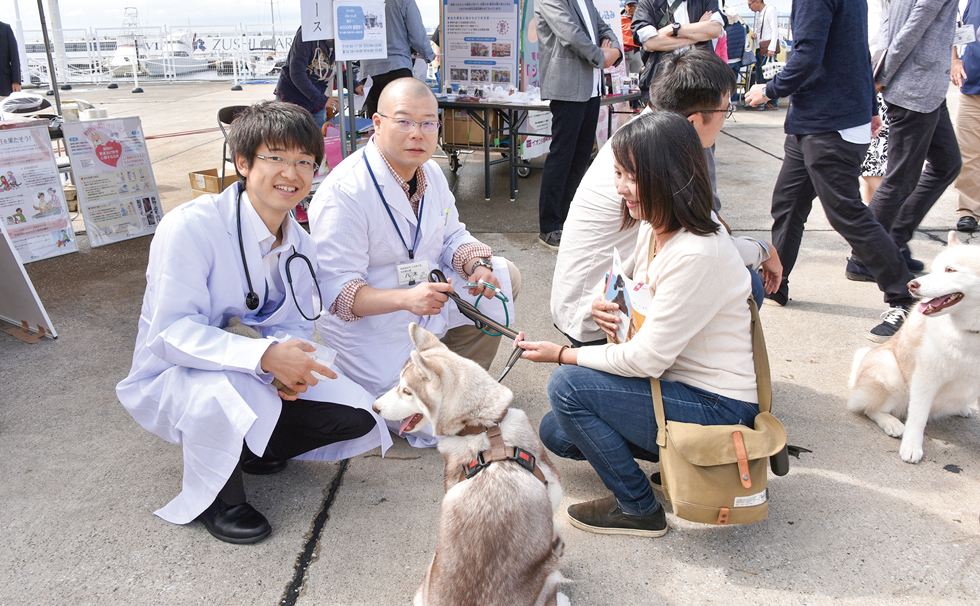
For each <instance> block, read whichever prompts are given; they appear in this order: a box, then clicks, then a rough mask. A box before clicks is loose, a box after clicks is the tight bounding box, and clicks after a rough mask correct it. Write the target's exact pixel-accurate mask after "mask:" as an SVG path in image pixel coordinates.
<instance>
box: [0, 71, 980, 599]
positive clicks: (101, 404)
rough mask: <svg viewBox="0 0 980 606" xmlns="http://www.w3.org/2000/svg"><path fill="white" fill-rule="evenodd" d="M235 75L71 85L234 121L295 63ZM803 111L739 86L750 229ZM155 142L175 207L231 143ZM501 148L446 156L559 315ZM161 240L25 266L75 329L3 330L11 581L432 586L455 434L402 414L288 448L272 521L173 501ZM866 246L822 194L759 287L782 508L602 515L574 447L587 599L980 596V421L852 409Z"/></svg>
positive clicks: (204, 594)
mask: <svg viewBox="0 0 980 606" xmlns="http://www.w3.org/2000/svg"><path fill="white" fill-rule="evenodd" d="M227 88H228V87H227V84H224V83H215V84H193V85H144V90H145V91H146V93H144V94H143V95H132V94H130V93H129V92H128V89H126V88H125V87H123V88H120V89H118V90H116V91H108V90H105V89H100V90H80V89H79V90H75V91H72V93H71V94H70V95H63V98H71V97H78V98H82V99H85V100H88V101H91V102H94V103H96V104H97V105H98V106H100V107H106V108H107V109H108V110H109V115H110V116H111V117H121V116H131V115H138V116H140V117H141V119H142V121H143V126H144V131H145V133H146V134H147V135H159V134H168V133H175V132H182V131H190V130H197V129H202V128H207V127H211V126H215V125H216V122H215V118H214V113H215V111H216V110H217V109H218V108H219V107H221V106H223V105H230V104H236V103H248V102H252V101H254V100H258V99H261V98H271V93H272V85H252V86H246V87H245V90H244V91H243V92H231V91H229V90H227ZM951 100H952V101H955V95H951ZM784 106H785V104H784ZM953 111H955V110H953ZM784 112H785V109H780V110H779V111H777V112H765V113H748V112H741V111H739V112H738V113H736V116H735V120H734V121H729V123H728V124H727V125H726V127H725V129H724V131H723V134H722V135H721V136H720V137H719V139H718V149H717V155H716V157H717V161H718V177H719V190H720V194H721V198H722V201H723V205H724V207H723V214H724V216H725V218H726V220H727V221H728V223H729V224H730V225H731V226H732V228H733V229H734V230H736V231H737V232H738V233H740V234H747V235H753V236H756V237H760V238H766V239H768V237H769V236H768V230H769V227H770V224H771V220H770V218H769V200H770V196H771V193H772V189H773V185H774V183H775V179H776V175H777V173H778V170H779V166H780V162H779V160H778V157H780V156H781V155H782V138H783V136H782V119H783V117H784V115H785V114H784ZM749 143H751V144H752V145H754V146H755V147H753V146H751V145H749ZM760 148H761V149H760ZM149 149H150V154H151V158H152V160H153V169H154V173H155V176H156V179H157V183H158V185H159V188H160V191H161V198H162V201H163V204H164V206H165V208H166V209H168V210H169V209H171V208H173V207H174V206H176V205H178V204H180V203H182V202H185V201H186V200H187V199H189V197H190V187H189V185H190V184H189V181H188V177H187V173H188V172H189V171H192V170H197V169H201V168H214V167H216V166H217V165H218V161H219V159H220V154H221V135H220V133H204V134H198V135H187V136H181V137H173V138H162V139H152V140H151V141H150V142H149ZM481 161H482V156H481V155H480V154H479V153H476V154H473V155H470V156H464V165H463V167H462V169H461V170H460V172H459V174H458V176H457V175H452V174H451V173H449V170H448V165H447V163H446V162H445V161H444V160H443V161H441V163H442V165H443V166H444V167H445V171H446V174H447V175H448V176H449V180H450V184H451V185H452V186H453V187H454V189H455V193H456V196H457V198H458V203H459V207H460V214H461V216H462V218H463V220H464V221H465V222H466V223H467V224H468V226H469V227H470V229H471V231H473V232H474V233H476V234H477V236H478V237H480V238H481V239H483V240H484V241H486V242H487V243H489V244H491V245H492V246H493V247H494V249H495V250H496V251H497V252H498V254H502V255H504V256H506V257H508V258H509V259H510V260H511V261H513V262H515V263H516V264H517V265H518V266H519V267H520V268H521V271H522V272H523V276H524V286H523V292H522V295H521V300H520V301H519V302H518V318H517V320H516V325H517V326H518V327H520V328H521V329H523V330H525V331H526V332H527V333H528V335H529V336H530V337H531V338H533V339H551V340H558V339H559V336H560V335H559V333H558V332H557V331H556V330H555V328H554V327H553V326H552V322H551V318H550V312H549V307H548V300H549V296H550V282H551V276H552V272H553V268H554V260H555V253H553V252H551V251H549V250H547V249H545V248H544V247H542V246H540V245H539V244H538V243H537V233H536V229H537V227H536V226H537V192H538V188H539V186H540V177H541V172H540V171H532V174H531V177H530V178H528V179H521V181H520V186H521V189H520V192H519V193H518V197H517V200H516V202H509V201H508V200H507V197H508V196H507V187H508V185H507V184H508V180H507V174H506V169H505V168H504V167H503V166H497V167H493V169H492V175H493V179H494V182H493V199H492V200H491V201H490V202H485V201H484V197H483V169H482V164H481ZM955 206H956V204H955V194H954V193H953V191H952V189H950V191H948V192H947V193H946V194H945V195H944V196H943V198H942V199H941V200H940V201H939V203H937V204H936V206H935V208H934V209H933V210H932V212H931V213H930V214H929V215H928V216H927V217H926V219H925V221H924V222H923V224H922V227H921V229H920V230H919V232H917V234H916V238H915V240H914V241H913V242H912V250H913V252H914V253H915V255H916V256H917V257H918V258H921V259H923V260H925V261H930V260H931V259H932V258H934V257H935V255H936V254H937V253H938V252H939V251H940V250H941V249H942V246H943V243H944V241H945V235H946V232H947V231H948V230H949V229H951V227H952V226H953V224H954V223H955ZM973 239H974V240H978V239H980V238H977V237H974V238H973ZM149 242H150V238H141V239H137V240H133V241H128V242H124V243H120V244H113V245H109V246H105V247H101V248H96V249H92V248H90V247H89V246H88V243H87V239H86V238H85V237H84V236H82V237H79V243H80V252H79V253H78V254H72V255H67V256H63V257H58V258H55V259H50V260H47V261H41V262H37V263H32V264H29V265H27V270H28V273H29V274H30V276H31V278H32V280H33V282H34V285H35V287H36V288H37V290H38V293H39V295H40V298H41V300H42V302H43V303H44V305H45V307H46V308H47V311H48V313H49V315H50V317H51V320H52V322H53V323H54V324H55V327H56V328H57V330H58V333H59V335H60V337H59V338H58V339H57V340H56V341H50V340H45V341H43V342H42V343H40V344H38V345H26V344H23V343H21V342H20V341H17V340H15V339H13V338H12V337H10V336H8V335H6V334H3V333H0V461H2V462H3V464H2V472H0V519H2V522H0V605H3V606H6V605H15V604H25V603H34V604H79V605H82V604H197V603H204V604H213V605H217V604H255V605H262V604H267V605H270V606H271V605H273V604H299V605H314V604H316V605H333V604H336V605H355V604H357V605H360V604H365V605H366V604H408V603H410V602H411V598H412V596H413V595H414V592H415V590H416V588H417V586H418V584H419V582H420V581H421V578H422V575H423V574H424V571H425V568H426V566H427V565H428V563H429V561H430V559H431V557H432V554H433V552H434V549H435V545H436V530H437V527H438V516H439V504H440V501H441V498H442V466H443V465H442V459H441V457H440V456H439V455H438V453H437V452H436V451H435V450H431V449H430V450H415V449H412V448H410V447H408V446H407V444H406V443H405V442H404V441H403V440H400V439H396V444H395V446H394V447H393V448H392V449H391V450H389V452H388V455H387V456H386V457H385V458H383V459H382V458H381V457H380V454H379V452H378V451H375V452H372V453H367V454H365V455H361V456H359V457H355V458H353V459H351V460H349V461H347V462H338V463H312V462H291V463H290V465H289V467H288V468H287V469H286V470H285V471H284V472H282V473H280V474H278V475H275V476H271V477H255V476H250V477H248V478H247V480H246V482H247V489H248V492H249V497H250V498H249V500H250V502H251V503H253V504H254V505H255V506H256V507H257V508H258V509H259V510H260V511H262V512H263V513H265V515H266V516H267V517H268V518H269V520H270V522H271V523H272V525H273V533H272V536H271V537H269V538H268V539H267V540H265V541H264V542H262V543H259V544H257V545H252V546H234V545H229V544H225V543H221V542H219V541H217V540H215V539H213V538H212V537H211V536H210V535H208V534H207V532H206V531H205V530H204V528H203V527H202V526H201V525H199V524H197V523H192V524H190V525H188V526H187V527H180V526H174V525H171V524H168V523H166V522H163V521H162V520H160V519H159V518H157V517H155V516H154V515H153V513H152V512H153V511H154V510H155V509H157V508H159V507H161V506H162V505H164V504H165V503H167V502H168V501H169V500H170V499H171V498H173V496H175V495H176V494H177V492H178V491H179V490H180V479H181V469H182V467H181V465H182V463H181V452H180V448H179V447H177V446H174V445H171V444H167V443H165V442H163V441H162V440H160V439H158V438H156V437H155V436H153V435H151V434H149V433H148V432H146V431H144V430H143V429H142V428H140V427H139V426H138V425H137V424H136V423H135V422H134V421H133V420H132V419H131V418H130V417H129V415H128V414H127V413H126V411H125V410H124V409H123V408H122V406H121V405H120V404H119V403H118V401H117V400H116V397H115V393H114V386H115V384H116V382H118V381H119V380H120V379H121V378H123V377H124V376H125V375H126V373H127V371H128V369H129V365H130V360H131V356H132V348H133V343H134V341H135V337H136V320H137V317H138V314H139V307H140V303H141V298H142V294H143V290H144V288H145V278H144V271H145V267H146V259H147V254H148V247H149ZM974 244H976V242H974ZM847 253H848V247H847V245H846V243H845V242H844V241H843V239H842V238H840V237H839V236H838V235H837V234H836V233H835V232H833V231H832V230H831V229H830V227H829V225H828V224H827V222H826V219H825V217H824V216H823V213H822V211H821V210H820V208H819V204H817V205H815V208H814V211H813V214H812V215H811V217H810V220H809V222H808V224H807V232H806V235H805V236H804V240H803V250H802V254H801V255H800V260H799V262H798V265H797V267H796V269H795V270H794V273H793V276H792V280H791V290H790V295H791V298H792V300H791V302H790V304H789V305H788V306H787V307H784V308H780V307H776V306H772V305H766V306H764V307H763V310H762V319H763V323H764V326H765V331H766V338H767V341H768V348H769V357H770V361H771V366H772V377H773V384H774V405H773V412H774V413H775V414H776V416H777V417H778V418H779V419H780V420H781V421H782V422H783V424H784V425H785V426H786V428H787V430H788V432H789V438H790V442H791V443H793V444H797V445H800V446H804V447H806V448H809V449H811V450H812V451H813V453H812V454H804V455H803V457H802V458H801V459H800V460H792V462H791V471H790V474H789V475H788V476H785V477H782V478H777V477H772V476H771V477H770V483H769V486H770V491H771V492H770V494H771V502H770V514H769V518H768V519H767V520H766V521H764V522H760V523H757V524H753V525H749V526H737V527H729V528H720V527H711V526H703V525H698V524H693V523H689V522H685V521H683V520H679V519H677V518H676V517H674V516H672V515H668V523H669V524H670V526H671V531H670V532H669V533H668V534H667V535H666V536H665V537H663V538H660V539H639V538H633V537H610V536H598V535H592V534H588V533H584V532H581V531H579V530H577V529H575V528H572V527H571V525H569V524H568V522H567V518H566V517H565V514H564V508H565V507H567V505H569V504H572V503H575V502H579V501H582V500H588V499H593V498H597V497H600V496H604V495H605V494H606V493H605V489H604V487H603V486H602V485H601V483H600V481H599V480H598V478H597V476H596V475H595V473H594V472H593V471H592V469H591V468H590V467H589V465H588V464H587V463H576V462H570V461H562V460H558V461H557V464H558V466H559V469H560V471H561V473H562V484H563V487H564V491H565V498H564V502H563V504H562V508H561V510H560V511H559V513H558V521H559V524H560V525H561V528H562V531H563V533H564V537H565V541H566V547H565V555H564V557H563V558H562V563H561V570H562V573H563V575H564V576H565V577H566V582H565V583H564V584H563V587H562V591H563V592H564V593H565V594H566V595H568V596H569V597H570V598H571V601H572V604H576V605H582V604H597V605H599V604H602V605H621V604H717V603H746V604H838V603H843V604H920V603H925V602H928V603H937V604H958V603H977V601H978V600H980V523H978V518H977V515H978V507H977V504H978V495H980V420H978V418H977V417H973V418H969V419H962V418H952V419H947V420H943V421H938V422H934V423H930V425H929V426H928V427H927V429H926V441H925V456H924V458H923V461H922V462H921V463H919V464H918V465H909V464H907V463H904V462H902V461H901V459H900V458H899V456H898V444H899V442H898V440H895V439H893V438H890V437H888V436H886V435H884V433H882V432H881V430H880V429H878V427H877V426H876V425H875V424H874V423H873V422H871V421H870V420H868V419H866V418H864V417H861V416H857V415H853V414H851V413H849V412H847V410H846V409H845V402H846V398H847V393H848V390H847V385H846V383H847V376H848V373H849V370H850V365H851V360H852V358H853V354H854V352H855V351H856V350H857V349H858V348H860V347H865V346H867V345H869V344H870V342H869V341H868V340H867V339H866V337H865V333H866V332H867V331H868V330H869V329H870V328H871V327H872V326H874V325H875V324H877V322H878V314H879V313H880V312H882V311H884V309H885V306H884V304H883V303H882V298H881V293H880V292H879V291H878V290H877V288H876V287H875V285H874V284H869V283H856V282H850V281H848V280H846V279H845V278H844V276H843V271H844V259H845V257H846V256H847ZM505 345H509V343H507V342H505ZM503 357H504V356H503V355H498V359H497V360H496V362H495V369H494V370H497V369H498V368H499V367H500V366H501V365H502V364H503ZM552 369H553V366H551V365H535V364H531V363H529V362H519V363H518V364H517V366H516V367H515V368H514V370H513V372H511V373H510V374H509V375H508V377H507V379H506V381H505V382H506V384H507V385H508V386H509V387H510V388H511V389H512V390H513V391H514V393H515V400H514V405H515V406H517V407H519V408H522V409H523V410H525V411H527V413H528V415H529V416H530V417H531V421H532V423H534V424H537V423H538V422H539V421H540V419H541V417H542V416H543V415H544V414H545V413H546V412H547V411H548V410H549V406H548V402H547V395H546V392H545V386H546V384H547V378H548V375H549V373H550V372H551V370H552ZM655 468H656V466H655V465H651V466H649V467H648V469H649V470H650V471H652V470H654V469H655ZM668 514H670V508H669V507H668ZM475 523H477V522H476V521H475Z"/></svg>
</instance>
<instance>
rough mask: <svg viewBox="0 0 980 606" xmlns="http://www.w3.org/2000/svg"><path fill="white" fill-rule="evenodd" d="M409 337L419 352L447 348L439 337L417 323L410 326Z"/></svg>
mask: <svg viewBox="0 0 980 606" xmlns="http://www.w3.org/2000/svg"><path fill="white" fill-rule="evenodd" d="M408 336H409V337H410V338H411V339H412V344H413V345H415V349H417V350H419V351H425V350H427V349H432V348H433V347H445V345H443V344H442V341H440V340H439V339H438V337H436V336H435V335H434V334H432V333H431V332H429V331H427V330H426V329H424V328H422V327H421V326H419V325H418V324H416V323H415V322H412V323H411V324H409V325H408Z"/></svg>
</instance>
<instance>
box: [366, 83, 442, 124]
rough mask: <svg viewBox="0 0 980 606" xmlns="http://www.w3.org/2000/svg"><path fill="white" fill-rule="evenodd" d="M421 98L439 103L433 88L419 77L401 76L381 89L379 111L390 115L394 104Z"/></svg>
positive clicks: (416, 100)
mask: <svg viewBox="0 0 980 606" xmlns="http://www.w3.org/2000/svg"><path fill="white" fill-rule="evenodd" d="M420 100H428V101H431V102H432V104H433V105H435V106H437V107H438V105H439V102H438V101H436V96H435V94H434V93H433V92H432V90H431V89H430V88H429V87H428V86H427V85H426V84H425V82H422V81H421V80H419V79H418V78H412V77H407V78H399V79H397V80H392V81H391V83H390V84H388V86H386V87H385V88H384V90H383V91H381V96H379V97H378V112H379V113H382V114H388V115H390V114H391V112H392V111H393V109H392V108H393V106H394V105H395V104H397V103H399V102H402V101H408V102H409V103H415V102H418V101H420Z"/></svg>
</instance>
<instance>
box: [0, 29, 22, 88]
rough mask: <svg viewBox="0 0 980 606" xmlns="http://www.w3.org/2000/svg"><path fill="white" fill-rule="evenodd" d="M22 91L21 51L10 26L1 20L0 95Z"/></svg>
mask: <svg viewBox="0 0 980 606" xmlns="http://www.w3.org/2000/svg"><path fill="white" fill-rule="evenodd" d="M19 91H20V53H18V52H17V39H16V38H14V32H13V30H11V29H10V26H9V25H7V24H6V23H4V22H2V21H0V97H6V96H7V95H9V94H10V93H13V92H19Z"/></svg>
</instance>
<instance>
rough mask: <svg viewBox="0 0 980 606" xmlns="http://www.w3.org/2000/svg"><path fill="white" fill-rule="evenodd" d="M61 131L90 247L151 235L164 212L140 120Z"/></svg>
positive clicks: (76, 124)
mask: <svg viewBox="0 0 980 606" xmlns="http://www.w3.org/2000/svg"><path fill="white" fill-rule="evenodd" d="M63 129H64V133H65V143H66V146H67V148H68V154H69V156H70V157H71V165H72V170H73V172H74V173H75V183H76V185H77V187H78V204H79V207H80V208H81V210H82V217H83V218H84V219H85V227H86V229H87V230H88V236H89V242H90V243H91V245H92V246H93V247H94V246H104V245H106V244H112V243H113V242H121V241H123V240H128V239H130V238H138V237H140V236H147V235H150V234H152V233H153V232H155V231H156V229H157V224H159V223H160V219H162V218H163V208H162V207H161V206H160V195H159V194H158V193H157V186H156V181H155V180H154V178H153V170H152V168H151V167H150V155H149V153H147V150H146V140H145V139H144V138H143V127H142V126H141V125H140V119H139V118H118V119H114V120H87V121H83V122H70V123H69V122H66V123H65V125H64V127H63Z"/></svg>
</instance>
